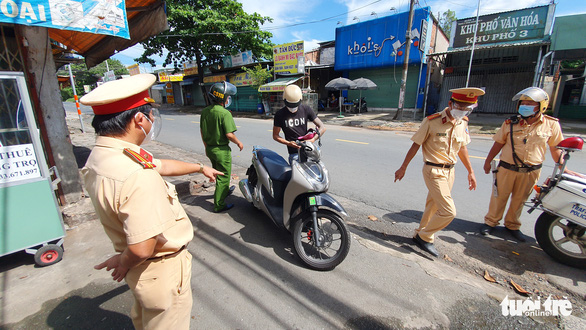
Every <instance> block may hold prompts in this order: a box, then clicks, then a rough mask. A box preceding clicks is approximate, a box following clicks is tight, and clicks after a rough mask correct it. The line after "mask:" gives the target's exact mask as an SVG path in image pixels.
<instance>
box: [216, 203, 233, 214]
mask: <svg viewBox="0 0 586 330" xmlns="http://www.w3.org/2000/svg"><path fill="white" fill-rule="evenodd" d="M233 207H234V204H226V206H225V207H224V208H223V209H221V210H218V211H214V213H220V212H224V211H228V210H229V209H231V208H233Z"/></svg>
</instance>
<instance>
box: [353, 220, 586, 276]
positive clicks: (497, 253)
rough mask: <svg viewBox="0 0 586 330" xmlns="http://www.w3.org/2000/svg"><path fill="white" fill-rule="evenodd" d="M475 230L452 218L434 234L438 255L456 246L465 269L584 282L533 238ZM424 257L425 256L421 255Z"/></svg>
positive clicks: (472, 225) (396, 240) (477, 225)
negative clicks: (531, 274) (455, 235)
mask: <svg viewBox="0 0 586 330" xmlns="http://www.w3.org/2000/svg"><path fill="white" fill-rule="evenodd" d="M422 214H423V212H421V211H416V210H403V211H401V212H395V213H387V214H385V215H384V216H383V219H382V220H384V221H385V222H391V223H406V224H408V223H415V224H418V223H419V221H420V219H421V216H422ZM375 225H376V224H374V225H373V226H375ZM391 228H392V227H391ZM479 228H480V223H478V222H476V221H470V220H465V219H462V218H455V219H454V220H453V221H452V222H451V223H450V224H449V225H448V226H447V227H446V228H444V229H443V230H441V231H440V232H438V233H437V234H436V238H438V241H437V245H438V249H439V250H440V254H444V253H447V252H448V251H453V250H454V249H460V247H459V246H461V247H462V248H463V251H462V252H463V253H464V254H465V255H466V256H468V257H470V258H471V260H468V261H464V262H465V263H466V265H465V266H466V267H470V266H472V267H476V268H479V267H482V269H485V266H492V267H494V269H496V270H499V271H502V272H506V273H509V274H512V275H518V276H520V275H524V274H526V273H537V274H545V273H547V274H551V275H555V276H559V277H562V278H567V279H570V280H572V281H573V282H574V283H575V284H574V285H576V286H577V283H578V282H586V273H584V272H583V271H581V270H579V269H575V268H571V267H568V266H565V265H562V264H559V263H557V262H556V261H554V260H553V259H551V258H550V257H549V256H548V255H547V254H546V253H545V252H543V250H541V248H540V247H539V245H538V244H537V242H536V241H535V239H534V238H532V237H529V236H526V238H527V242H524V243H522V242H518V241H516V240H515V239H514V238H513V237H512V236H511V235H510V234H509V232H508V231H507V230H506V229H505V228H504V227H503V226H502V225H501V226H497V227H496V228H495V229H494V231H493V232H492V233H491V235H489V236H482V235H481V234H480V233H479V232H478V229H479ZM357 229H359V230H361V231H365V232H368V233H369V234H371V235H373V236H375V237H378V238H379V239H381V240H383V241H387V242H388V241H392V242H394V243H398V244H401V245H404V244H409V246H411V247H412V249H414V250H415V251H419V249H418V248H417V247H416V246H415V245H414V244H412V243H411V241H410V237H407V238H404V237H401V236H396V235H389V234H388V233H384V232H383V231H380V230H378V229H368V228H362V227H361V228H357ZM529 230H533V228H525V229H524V232H525V234H530V232H529ZM450 231H451V232H455V233H458V234H459V236H460V237H462V238H463V241H462V239H460V238H458V239H456V238H454V237H453V236H450V235H448V234H447V232H450ZM407 240H408V242H407ZM390 247H392V248H393V247H394V248H395V249H396V250H398V251H400V252H401V249H398V248H397V246H396V244H390ZM403 252H404V251H403ZM425 256H427V255H426V254H425ZM479 269H480V268H479Z"/></svg>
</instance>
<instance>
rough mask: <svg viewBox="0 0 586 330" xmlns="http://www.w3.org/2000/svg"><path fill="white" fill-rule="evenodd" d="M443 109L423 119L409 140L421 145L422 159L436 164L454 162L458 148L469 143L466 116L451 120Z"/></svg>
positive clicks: (456, 158)
mask: <svg viewBox="0 0 586 330" xmlns="http://www.w3.org/2000/svg"><path fill="white" fill-rule="evenodd" d="M446 110H447V108H446V109H444V110H443V111H442V112H440V113H436V114H433V115H431V116H427V117H426V118H424V119H423V122H422V123H421V126H420V127H419V130H417V132H415V134H414V135H413V136H412V137H411V141H413V142H415V143H417V144H419V145H420V146H421V151H422V153H423V161H426V162H432V163H436V164H455V163H456V162H457V161H458V152H460V148H461V147H462V146H465V145H467V144H469V143H470V134H468V121H467V118H466V119H464V120H460V121H458V122H454V121H451V120H450V118H449V117H448V114H447V113H446Z"/></svg>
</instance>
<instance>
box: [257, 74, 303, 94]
mask: <svg viewBox="0 0 586 330" xmlns="http://www.w3.org/2000/svg"><path fill="white" fill-rule="evenodd" d="M301 78H303V77H295V78H279V79H276V80H274V81H271V82H270V83H268V84H264V85H262V86H260V87H259V88H258V91H259V92H281V91H283V90H284V89H285V87H286V86H287V85H291V84H293V83H294V82H296V81H297V80H299V79H301Z"/></svg>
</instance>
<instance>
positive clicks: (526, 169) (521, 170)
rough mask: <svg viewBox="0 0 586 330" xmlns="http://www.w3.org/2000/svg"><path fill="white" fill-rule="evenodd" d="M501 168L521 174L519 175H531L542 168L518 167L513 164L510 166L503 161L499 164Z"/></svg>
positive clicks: (536, 166)
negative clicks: (530, 173)
mask: <svg viewBox="0 0 586 330" xmlns="http://www.w3.org/2000/svg"><path fill="white" fill-rule="evenodd" d="M499 166H500V167H503V168H506V169H507V170H511V171H515V172H519V173H529V172H532V171H535V170H538V169H540V168H541V164H538V165H532V166H517V165H513V164H509V163H507V162H503V161H502V160H501V161H500V162H499Z"/></svg>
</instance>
